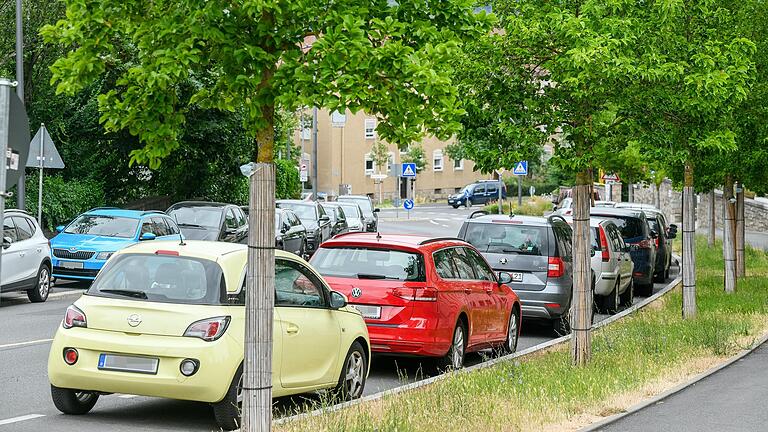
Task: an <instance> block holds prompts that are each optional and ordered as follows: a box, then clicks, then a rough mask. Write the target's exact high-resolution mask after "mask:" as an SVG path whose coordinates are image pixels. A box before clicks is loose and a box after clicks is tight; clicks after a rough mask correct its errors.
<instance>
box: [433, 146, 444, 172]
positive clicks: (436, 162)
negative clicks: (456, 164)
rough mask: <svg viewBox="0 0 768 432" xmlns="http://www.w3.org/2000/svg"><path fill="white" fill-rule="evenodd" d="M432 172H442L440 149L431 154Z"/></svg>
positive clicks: (441, 153)
mask: <svg viewBox="0 0 768 432" xmlns="http://www.w3.org/2000/svg"><path fill="white" fill-rule="evenodd" d="M432 170H433V171H442V170H443V151H442V150H440V149H437V150H435V151H433V152H432Z"/></svg>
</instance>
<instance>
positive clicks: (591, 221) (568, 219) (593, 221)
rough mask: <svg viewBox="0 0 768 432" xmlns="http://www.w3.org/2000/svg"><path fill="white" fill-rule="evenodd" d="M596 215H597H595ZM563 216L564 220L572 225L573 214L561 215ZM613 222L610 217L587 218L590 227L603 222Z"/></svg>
mask: <svg viewBox="0 0 768 432" xmlns="http://www.w3.org/2000/svg"><path fill="white" fill-rule="evenodd" d="M596 216H597V215H596ZM563 217H564V218H565V221H566V222H568V225H573V216H571V215H569V216H563ZM612 223H613V222H612V221H611V220H610V219H595V218H589V226H590V227H591V228H595V227H597V226H599V225H603V224H612Z"/></svg>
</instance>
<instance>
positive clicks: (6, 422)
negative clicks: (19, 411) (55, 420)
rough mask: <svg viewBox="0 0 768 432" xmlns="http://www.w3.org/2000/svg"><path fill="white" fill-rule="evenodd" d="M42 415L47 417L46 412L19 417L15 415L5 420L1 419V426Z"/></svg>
mask: <svg viewBox="0 0 768 432" xmlns="http://www.w3.org/2000/svg"><path fill="white" fill-rule="evenodd" d="M40 417H45V415H44V414H27V415H23V416H19V417H13V418H9V419H5V420H0V426H2V425H7V424H11V423H17V422H20V421H24V420H32V419H36V418H40Z"/></svg>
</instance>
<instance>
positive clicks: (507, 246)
mask: <svg viewBox="0 0 768 432" xmlns="http://www.w3.org/2000/svg"><path fill="white" fill-rule="evenodd" d="M465 240H466V241H467V242H469V243H470V244H472V245H473V246H474V247H476V248H477V249H478V250H479V251H480V252H488V253H515V254H521V255H536V256H539V255H549V242H548V241H547V229H546V227H537V226H525V225H516V224H500V223H497V224H488V223H470V224H469V225H468V226H467V232H466V234H465Z"/></svg>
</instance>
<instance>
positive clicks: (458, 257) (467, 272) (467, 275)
mask: <svg viewBox="0 0 768 432" xmlns="http://www.w3.org/2000/svg"><path fill="white" fill-rule="evenodd" d="M451 255H452V258H453V264H454V265H455V266H456V270H457V272H458V276H459V277H458V278H459V279H463V280H474V279H475V272H474V271H473V270H472V261H471V260H470V259H469V257H468V256H467V255H466V254H465V253H464V249H463V248H453V249H451Z"/></svg>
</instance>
